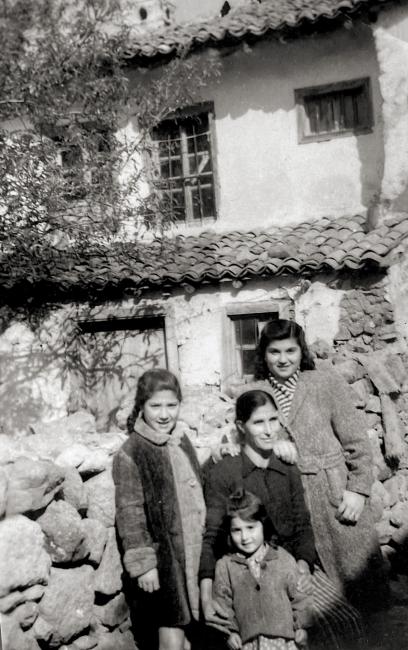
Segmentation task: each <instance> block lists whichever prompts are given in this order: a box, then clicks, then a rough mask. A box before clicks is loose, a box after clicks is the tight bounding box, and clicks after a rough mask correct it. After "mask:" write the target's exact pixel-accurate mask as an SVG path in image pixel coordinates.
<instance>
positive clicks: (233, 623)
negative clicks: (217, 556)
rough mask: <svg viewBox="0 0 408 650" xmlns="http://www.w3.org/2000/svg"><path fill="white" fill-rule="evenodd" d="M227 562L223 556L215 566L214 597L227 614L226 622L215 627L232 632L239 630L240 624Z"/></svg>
mask: <svg viewBox="0 0 408 650" xmlns="http://www.w3.org/2000/svg"><path fill="white" fill-rule="evenodd" d="M227 562H228V560H227V558H222V559H221V560H218V562H217V564H216V567H215V578H214V584H213V598H214V600H215V601H216V602H217V603H218V604H219V605H220V606H221V607H222V609H223V610H224V612H225V614H226V615H227V616H226V618H225V624H223V625H214V627H216V628H217V629H218V630H220V631H221V632H225V633H226V634H230V633H231V632H239V626H238V621H237V619H236V616H235V612H234V607H233V598H232V586H231V580H230V577H229V572H228V565H227Z"/></svg>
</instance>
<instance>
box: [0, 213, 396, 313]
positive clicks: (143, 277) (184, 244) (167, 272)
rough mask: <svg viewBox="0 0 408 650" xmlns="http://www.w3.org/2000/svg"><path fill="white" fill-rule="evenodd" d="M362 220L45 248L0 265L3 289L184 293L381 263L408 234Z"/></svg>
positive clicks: (19, 292)
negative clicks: (77, 248) (78, 248)
mask: <svg viewBox="0 0 408 650" xmlns="http://www.w3.org/2000/svg"><path fill="white" fill-rule="evenodd" d="M365 221H366V219H365V217H364V216H362V215H357V216H353V217H342V218H338V219H334V218H330V219H329V218H324V219H321V220H319V221H314V222H303V223H300V224H295V225H288V226H285V227H283V228H275V229H270V230H250V231H246V232H241V231H237V230H234V231H232V232H225V233H215V232H202V233H201V234H199V235H197V236H187V237H183V236H177V237H175V238H174V239H161V240H160V241H154V242H152V243H150V244H147V243H145V244H143V245H142V244H140V243H138V244H134V243H127V244H116V245H114V246H110V247H107V248H105V249H102V248H101V247H99V249H98V253H97V254H95V252H93V253H92V252H90V251H89V252H87V253H82V254H80V255H78V254H76V255H75V256H74V255H73V254H72V253H69V252H68V251H66V252H63V251H60V252H59V253H55V251H54V252H52V251H49V252H48V254H47V255H44V252H42V253H41V255H39V256H38V259H37V260H33V259H31V258H30V264H27V263H25V264H24V263H19V264H16V265H15V273H13V274H11V275H10V265H9V264H5V265H4V266H3V265H2V264H1V263H0V287H1V292H2V293H4V294H6V295H9V296H11V298H12V299H13V300H17V299H18V300H22V301H24V300H25V299H26V297H28V296H37V298H38V299H39V300H40V301H41V302H42V301H43V300H44V297H46V300H47V301H48V302H50V301H53V300H55V299H58V298H59V297H64V296H65V297H72V296H74V297H75V298H78V299H79V298H84V299H89V297H90V296H92V297H93V298H98V296H102V295H104V296H105V297H112V298H115V297H117V296H118V295H121V294H122V293H123V291H125V290H129V289H130V290H146V289H149V288H151V289H159V290H163V289H166V288H170V287H176V286H180V285H181V286H184V287H185V289H186V290H187V291H188V290H189V287H197V286H199V285H202V284H208V283H218V282H223V281H230V282H231V281H234V280H251V279H261V278H264V279H266V278H270V277H273V276H278V275H286V276H288V275H297V276H299V275H303V276H305V275H306V276H308V275H311V274H316V273H324V272H330V271H341V270H348V269H349V270H351V271H355V270H359V269H364V268H370V269H378V268H381V267H383V268H385V267H387V266H389V264H390V263H391V258H392V253H393V251H394V252H396V251H395V249H396V247H397V246H399V244H401V243H402V242H403V241H404V240H405V239H407V238H408V216H407V215H405V214H398V215H393V216H390V217H388V218H387V219H386V220H385V221H383V222H381V224H380V225H378V226H377V227H376V228H375V229H374V230H371V231H370V232H366V228H365ZM407 243H408V239H407ZM404 248H405V247H404ZM399 250H400V249H399Z"/></svg>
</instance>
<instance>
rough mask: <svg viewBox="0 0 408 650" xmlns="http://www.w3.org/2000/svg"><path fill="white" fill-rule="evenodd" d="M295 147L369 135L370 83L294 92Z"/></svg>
mask: <svg viewBox="0 0 408 650" xmlns="http://www.w3.org/2000/svg"><path fill="white" fill-rule="evenodd" d="M295 98H296V105H297V116H298V139H299V143H305V142H318V141H321V140H328V139H331V138H334V137H337V136H343V135H350V134H361V133H369V132H370V131H371V130H372V127H373V111H372V102H371V93H370V80H369V79H368V78H366V79H354V80H352V81H344V82H340V83H335V84H327V85H324V86H315V87H313V88H301V89H298V90H295Z"/></svg>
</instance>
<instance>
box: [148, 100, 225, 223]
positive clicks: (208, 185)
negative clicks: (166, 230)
mask: <svg viewBox="0 0 408 650" xmlns="http://www.w3.org/2000/svg"><path fill="white" fill-rule="evenodd" d="M212 119H213V115H212V112H211V111H210V110H208V109H207V110H203V109H201V110H200V109H196V110H193V109H192V110H191V111H183V113H182V114H180V115H177V116H176V117H175V118H173V119H167V120H165V121H163V122H162V123H161V124H160V125H159V126H158V127H157V128H156V129H155V130H154V132H153V139H154V141H155V145H156V148H155V152H156V156H157V160H156V163H157V164H156V171H157V176H158V178H159V188H160V189H161V190H162V193H163V198H164V200H165V203H166V208H167V209H168V211H169V213H170V217H171V219H172V220H173V221H181V222H187V223H201V222H202V221H204V220H205V219H215V218H216V209H215V191H214V171H213V153H212V142H211V124H212Z"/></svg>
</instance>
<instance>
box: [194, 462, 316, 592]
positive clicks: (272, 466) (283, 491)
mask: <svg viewBox="0 0 408 650" xmlns="http://www.w3.org/2000/svg"><path fill="white" fill-rule="evenodd" d="M240 488H245V489H246V490H249V491H250V492H252V493H253V494H256V495H257V496H258V497H259V498H260V499H261V501H262V502H263V504H264V506H265V508H266V511H267V513H268V517H269V519H270V521H271V523H272V526H273V533H274V535H275V536H276V538H277V539H278V541H279V544H281V545H282V546H283V547H284V548H285V549H286V550H287V551H289V552H290V553H291V554H292V555H293V556H294V557H295V558H296V560H300V559H302V560H305V561H306V562H307V563H308V564H309V566H310V567H311V568H313V564H314V562H315V559H316V550H315V545H314V539H313V531H312V527H311V523H310V516H309V512H308V510H307V508H306V505H305V501H304V496H303V487H302V482H301V478H300V473H299V470H298V468H297V467H296V466H295V465H287V464H286V463H283V462H282V461H281V460H279V459H278V458H276V456H275V455H274V454H273V453H272V454H271V457H270V460H269V465H268V467H266V468H260V467H256V466H255V465H254V464H253V463H252V461H251V460H250V459H249V458H248V456H247V455H246V454H245V452H243V451H241V454H240V455H239V456H234V457H231V456H227V457H224V458H223V459H222V460H221V461H220V462H218V463H217V464H216V465H212V466H210V467H209V468H208V469H207V472H206V477H205V502H206V505H207V519H206V526H205V533H204V537H203V548H202V552H201V563H200V572H199V576H200V579H201V580H202V579H204V578H213V577H214V569H215V562H216V559H217V558H219V557H221V555H223V554H224V553H225V552H226V550H227V534H226V531H225V529H224V528H223V521H224V517H225V514H226V512H227V503H228V498H229V496H230V495H231V494H233V492H235V491H236V490H237V489H240Z"/></svg>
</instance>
